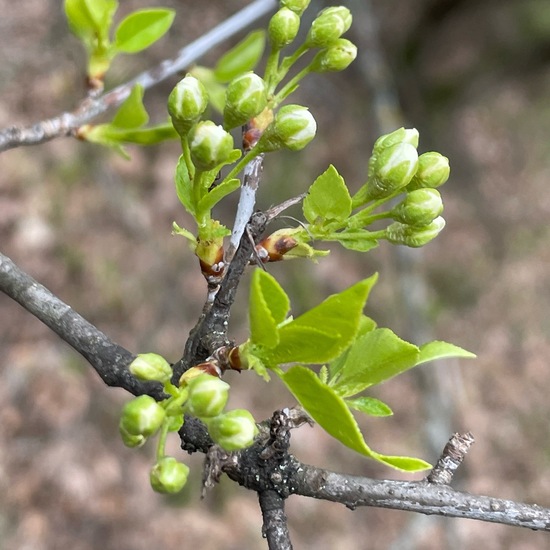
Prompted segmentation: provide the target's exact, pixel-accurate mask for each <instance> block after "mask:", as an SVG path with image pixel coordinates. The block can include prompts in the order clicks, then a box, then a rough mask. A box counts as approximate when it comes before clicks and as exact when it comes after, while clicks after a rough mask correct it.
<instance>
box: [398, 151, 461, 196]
mask: <svg viewBox="0 0 550 550" xmlns="http://www.w3.org/2000/svg"><path fill="white" fill-rule="evenodd" d="M450 171H451V168H450V166H449V159H448V158H447V157H444V156H443V155H442V154H440V153H436V152H434V151H430V152H429V153H423V154H422V155H420V156H419V157H418V170H417V171H416V174H415V175H414V177H413V179H412V180H411V183H409V185H407V190H409V191H412V190H413V189H420V188H422V187H429V188H436V187H439V186H440V185H443V184H444V183H445V182H446V181H447V180H448V179H449V173H450Z"/></svg>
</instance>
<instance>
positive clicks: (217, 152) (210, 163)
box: [188, 120, 233, 171]
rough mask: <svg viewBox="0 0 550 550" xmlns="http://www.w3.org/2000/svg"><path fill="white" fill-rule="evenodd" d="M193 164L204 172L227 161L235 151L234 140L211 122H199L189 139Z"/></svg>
mask: <svg viewBox="0 0 550 550" xmlns="http://www.w3.org/2000/svg"><path fill="white" fill-rule="evenodd" d="M188 140H189V148H190V150H191V160H192V161H193V164H194V165H195V166H196V167H197V168H198V169H199V170H203V171H207V170H213V169H214V168H216V166H219V165H220V164H222V163H223V162H224V161H226V160H227V159H228V157H229V155H230V153H231V151H232V150H233V138H232V137H231V134H229V133H227V132H226V131H225V130H224V129H223V128H222V127H221V126H217V125H216V124H214V122H212V121H211V120H204V121H201V122H199V123H198V124H197V125H196V126H195V127H194V128H193V130H192V131H191V133H190V134H189V137H188Z"/></svg>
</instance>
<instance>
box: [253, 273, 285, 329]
mask: <svg viewBox="0 0 550 550" xmlns="http://www.w3.org/2000/svg"><path fill="white" fill-rule="evenodd" d="M256 273H257V274H258V275H256ZM254 277H256V278H257V279H258V281H259V285H260V288H261V292H262V294H263V296H264V298H265V300H266V303H267V306H268V307H269V311H270V312H271V315H272V316H273V319H274V321H275V323H277V325H280V324H281V323H282V322H283V321H284V320H285V319H286V316H287V315H288V312H289V310H290V300H289V298H288V296H287V294H286V292H285V291H284V290H283V288H282V287H281V285H280V284H279V283H278V282H277V279H275V277H273V276H272V275H270V274H269V273H267V272H265V271H263V270H262V269H257V270H256V271H255V272H254V275H253V278H254Z"/></svg>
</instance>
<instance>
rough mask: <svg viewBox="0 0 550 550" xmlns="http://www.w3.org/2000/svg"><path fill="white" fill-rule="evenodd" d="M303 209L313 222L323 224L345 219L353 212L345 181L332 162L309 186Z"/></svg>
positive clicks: (309, 220) (307, 218) (310, 221)
mask: <svg viewBox="0 0 550 550" xmlns="http://www.w3.org/2000/svg"><path fill="white" fill-rule="evenodd" d="M303 211H304V216H305V218H306V220H307V221H308V222H309V223H311V224H320V225H323V224H324V223H326V222H330V221H334V220H336V221H343V220H345V219H346V218H348V217H349V215H350V213H351V197H350V194H349V191H348V188H347V187H346V184H345V182H344V178H342V176H341V175H340V174H339V173H338V171H337V170H336V168H334V166H332V164H331V165H330V166H329V167H328V168H327V170H326V171H325V172H324V173H323V174H321V175H320V176H319V177H318V178H317V179H316V180H315V181H314V182H313V184H312V186H311V187H310V188H309V191H308V194H307V196H306V198H305V199H304V203H303Z"/></svg>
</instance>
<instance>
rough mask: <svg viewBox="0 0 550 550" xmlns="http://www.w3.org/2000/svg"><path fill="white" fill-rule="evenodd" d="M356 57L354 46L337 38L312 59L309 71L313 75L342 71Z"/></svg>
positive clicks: (343, 39)
mask: <svg viewBox="0 0 550 550" xmlns="http://www.w3.org/2000/svg"><path fill="white" fill-rule="evenodd" d="M356 57H357V47H356V46H355V44H353V43H352V42H350V41H349V40H346V39H345V38H339V39H338V40H336V41H335V42H334V43H332V44H331V45H330V46H329V47H328V48H326V49H324V50H321V51H320V52H319V53H318V54H317V55H316V56H315V57H314V58H313V61H312V62H311V65H310V69H311V71H312V72H315V73H328V72H336V71H343V70H344V69H346V68H347V67H348V66H349V65H350V63H351V62H352V61H353V60H354V59H355V58H356Z"/></svg>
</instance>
